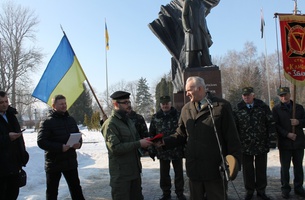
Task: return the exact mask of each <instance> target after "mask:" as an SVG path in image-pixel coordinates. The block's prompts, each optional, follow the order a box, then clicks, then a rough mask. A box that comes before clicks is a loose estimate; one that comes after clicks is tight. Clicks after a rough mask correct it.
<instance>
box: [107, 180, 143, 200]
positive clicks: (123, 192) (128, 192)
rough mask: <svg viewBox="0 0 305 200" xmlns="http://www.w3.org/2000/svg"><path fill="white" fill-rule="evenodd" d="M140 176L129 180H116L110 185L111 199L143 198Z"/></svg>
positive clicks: (128, 199) (136, 199)
mask: <svg viewBox="0 0 305 200" xmlns="http://www.w3.org/2000/svg"><path fill="white" fill-rule="evenodd" d="M141 182H142V181H141V177H139V178H137V179H134V180H131V181H117V182H115V183H114V184H112V185H111V196H112V199H113V200H143V199H144V197H143V194H142V186H141Z"/></svg>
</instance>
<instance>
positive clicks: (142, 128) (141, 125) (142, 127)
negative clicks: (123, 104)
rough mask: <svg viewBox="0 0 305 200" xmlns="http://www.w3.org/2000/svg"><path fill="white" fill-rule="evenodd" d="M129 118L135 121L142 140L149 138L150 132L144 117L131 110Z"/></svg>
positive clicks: (128, 114)
mask: <svg viewBox="0 0 305 200" xmlns="http://www.w3.org/2000/svg"><path fill="white" fill-rule="evenodd" d="M127 116H128V117H129V118H130V119H131V120H132V121H133V123H134V124H135V127H136V129H137V131H138V133H139V135H140V138H141V139H143V138H146V137H148V130H147V125H146V122H145V120H144V117H143V116H142V115H140V114H138V113H136V112H135V111H134V110H132V109H130V111H129V112H128V113H127Z"/></svg>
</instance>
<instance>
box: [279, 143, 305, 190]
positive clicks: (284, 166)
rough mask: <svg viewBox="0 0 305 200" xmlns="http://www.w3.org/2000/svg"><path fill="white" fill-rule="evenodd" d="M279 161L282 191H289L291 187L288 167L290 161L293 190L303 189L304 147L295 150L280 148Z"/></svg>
mask: <svg viewBox="0 0 305 200" xmlns="http://www.w3.org/2000/svg"><path fill="white" fill-rule="evenodd" d="M279 152H280V162H281V183H282V187H281V189H282V191H285V192H290V191H291V187H290V185H289V179H290V176H289V169H290V163H291V161H292V163H293V172H294V179H293V185H294V190H295V191H298V190H302V189H303V181H304V172H303V166H302V165H303V157H304V149H297V150H280V151H279Z"/></svg>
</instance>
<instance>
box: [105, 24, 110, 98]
mask: <svg viewBox="0 0 305 200" xmlns="http://www.w3.org/2000/svg"><path fill="white" fill-rule="evenodd" d="M106 31H107V33H106ZM106 34H108V30H107V29H106V18H105V62H106V63H105V64H106V94H107V101H108V99H109V91H108V63H107V46H108V44H107V43H108V41H107V36H106Z"/></svg>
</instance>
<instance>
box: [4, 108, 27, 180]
mask: <svg viewBox="0 0 305 200" xmlns="http://www.w3.org/2000/svg"><path fill="white" fill-rule="evenodd" d="M9 108H10V107H9ZM6 117H7V119H8V123H7V122H6V121H5V119H4V118H3V117H2V116H0V177H1V176H6V175H8V174H17V173H18V171H19V170H20V169H21V167H22V166H25V165H26V163H27V162H28V159H29V154H28V153H27V152H26V150H25V146H24V139H23V136H21V137H19V138H18V139H16V140H14V141H11V140H10V137H9V132H15V133H20V132H21V130H20V125H19V123H18V120H17V118H16V116H15V114H14V112H13V110H12V109H8V110H7V112H6Z"/></svg>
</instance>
